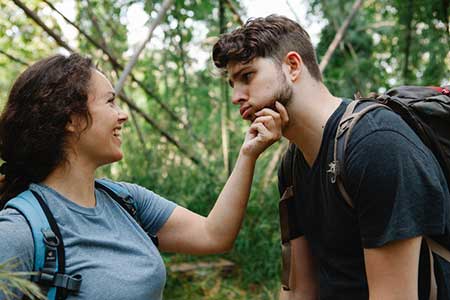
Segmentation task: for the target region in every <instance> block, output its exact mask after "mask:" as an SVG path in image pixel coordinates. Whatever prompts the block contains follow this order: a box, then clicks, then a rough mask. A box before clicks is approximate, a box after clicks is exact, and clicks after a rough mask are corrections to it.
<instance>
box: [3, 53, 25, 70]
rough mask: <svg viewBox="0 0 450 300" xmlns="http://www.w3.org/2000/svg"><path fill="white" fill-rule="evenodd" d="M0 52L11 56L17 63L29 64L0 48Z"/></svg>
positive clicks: (8, 56)
mask: <svg viewBox="0 0 450 300" xmlns="http://www.w3.org/2000/svg"><path fill="white" fill-rule="evenodd" d="M0 53H1V54H3V55H4V56H6V57H7V58H9V59H10V60H12V61H15V62H16V63H19V64H21V65H24V66H28V64H27V63H26V62H24V61H22V60H20V59H19V58H16V57H14V56H12V55H11V54H8V53H6V52H5V51H3V50H2V49H0Z"/></svg>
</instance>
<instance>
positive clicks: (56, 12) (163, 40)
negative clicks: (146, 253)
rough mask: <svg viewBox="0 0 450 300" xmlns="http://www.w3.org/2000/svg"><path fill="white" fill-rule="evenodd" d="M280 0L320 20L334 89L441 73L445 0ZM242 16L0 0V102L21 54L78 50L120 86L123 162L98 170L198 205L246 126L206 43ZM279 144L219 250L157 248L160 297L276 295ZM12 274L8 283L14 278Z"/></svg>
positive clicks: (185, 0)
mask: <svg viewBox="0 0 450 300" xmlns="http://www.w3.org/2000/svg"><path fill="white" fill-rule="evenodd" d="M261 2H264V1H262V0H261ZM267 2H271V1H267ZM286 2H288V3H289V7H290V9H291V10H292V13H293V15H294V16H296V17H297V18H298V16H299V15H302V14H300V12H299V11H298V10H300V9H304V7H306V9H307V11H306V12H304V14H305V15H306V18H305V19H297V21H298V22H299V23H300V24H301V25H303V26H304V27H305V28H306V30H308V28H309V27H310V26H313V25H314V24H313V23H314V20H317V19H320V20H321V22H322V23H323V24H324V26H323V27H322V28H321V30H320V33H319V35H318V42H317V44H316V45H315V47H316V51H317V57H318V60H319V63H320V68H321V71H322V72H323V76H324V81H325V84H326V85H327V86H328V88H329V89H330V91H331V92H332V93H333V94H334V95H337V96H341V97H346V98H353V96H354V95H355V94H356V93H360V94H362V95H367V94H369V93H370V92H377V93H382V92H385V91H386V90H388V89H389V88H391V87H393V86H399V85H435V86H443V85H448V84H450V46H449V44H450V43H449V42H450V41H449V39H450V34H449V33H450V31H449V23H450V19H449V12H450V2H449V1H448V0H377V1H375V0H366V1H363V0H356V1H352V0H304V1H301V0H286ZM300 2H302V3H303V5H300ZM273 5H274V6H275V5H276V4H275V3H274V4H273ZM136 16H139V18H137V17H136ZM246 16H247V12H246V9H245V6H244V5H243V4H242V3H241V1H239V0H216V1H206V0H164V1H162V0H161V1H160V0H115V1H113V0H101V1H100V0H90V1H86V0H77V1H66V0H0V105H1V107H3V106H4V104H5V103H6V100H7V97H8V92H9V90H10V88H11V85H12V83H13V82H14V80H15V78H16V77H17V76H18V75H19V74H20V73H21V72H22V71H23V70H24V69H25V68H26V67H27V66H29V65H31V64H32V63H33V62H35V61H37V60H39V59H41V58H44V57H47V56H49V55H52V54H56V53H64V54H67V53H71V52H78V53H81V54H83V55H87V56H90V57H91V58H92V59H93V60H94V62H95V64H96V65H97V66H98V68H99V69H100V70H102V71H103V72H104V73H105V74H106V76H107V77H108V78H109V79H110V80H111V82H112V83H113V85H115V89H116V90H117V89H119V90H120V91H121V93H120V96H119V97H118V98H119V103H120V105H121V106H122V108H123V109H124V110H125V111H126V112H127V113H128V115H129V122H127V124H126V125H125V128H124V129H123V136H124V141H123V145H122V147H123V151H124V153H125V156H124V159H122V160H121V161H120V162H117V163H114V164H112V165H109V166H107V167H104V168H102V169H101V170H100V171H99V174H98V176H99V177H109V178H112V179H114V180H119V181H128V182H134V183H137V184H139V185H142V186H144V187H147V188H148V189H150V190H152V191H154V192H156V193H158V194H160V195H162V196H163V197H165V198H167V199H170V200H172V201H174V202H176V203H177V204H179V205H182V206H184V207H187V208H189V209H190V210H192V211H195V212H197V213H199V214H202V215H207V214H208V212H209V211H210V209H211V208H212V205H213V204H214V201H215V199H216V198H217V196H218V194H219V193H220V191H221V188H222V187H223V185H224V183H225V181H226V179H227V178H228V176H229V175H230V172H231V170H232V168H233V165H234V162H235V159H236V157H237V155H238V153H239V149H240V146H241V144H242V141H243V138H244V134H245V132H246V130H247V128H248V126H249V124H248V122H246V121H244V120H242V119H241V117H240V115H239V110H238V109H237V107H235V106H233V104H232V103H231V101H230V96H231V88H230V87H229V85H228V82H227V79H226V78H225V77H224V76H223V75H222V74H221V73H220V72H219V71H218V70H217V69H216V68H215V66H214V64H213V62H212V59H211V50H212V46H213V45H214V43H215V41H216V40H217V38H218V36H219V35H220V34H221V33H224V32H230V31H231V30H233V29H235V28H237V27H239V26H240V25H242V24H243V23H245V21H246ZM308 16H310V17H311V18H309V17H308ZM312 17H313V18H312ZM134 19H139V20H141V21H142V22H141V23H139V24H135V23H133V21H136V20H134ZM287 145H288V142H287V141H286V140H282V141H280V142H278V143H276V144H275V145H273V146H272V147H270V148H269V149H268V150H267V151H266V152H264V153H263V155H262V156H261V157H260V158H259V159H258V163H257V166H256V171H255V177H254V180H253V187H252V192H251V198H250V201H249V204H248V208H247V213H246V217H245V221H244V223H243V225H242V229H241V232H240V233H239V236H238V239H237V241H236V243H235V245H234V248H233V250H232V251H231V252H230V253H227V254H224V255H211V256H189V255H175V254H167V253H164V254H163V258H164V261H165V264H166V266H167V283H166V288H165V291H164V298H165V299H174V300H175V299H208V300H213V299H261V300H262V299H265V300H266V299H267V300H269V299H278V292H279V289H280V270H281V259H280V252H281V248H280V229H279V216H278V201H279V192H278V188H277V167H278V164H279V161H280V158H281V156H282V154H283V153H284V151H285V150H286V148H287ZM221 259H225V260H226V261H229V262H232V267H231V270H228V271H227V272H223V270H222V269H221V268H218V267H211V268H202V267H198V268H197V270H195V271H192V272H188V273H186V272H180V271H177V269H176V266H178V265H179V264H180V263H191V264H192V265H194V266H195V265H196V263H198V262H207V263H208V264H211V265H214V263H217V262H219V261H221ZM197 265H198V264H197ZM8 276H11V274H9V273H8V272H7V270H2V271H0V288H7V287H5V286H2V283H1V282H2V279H3V278H4V277H7V278H8ZM17 280H18V279H14V280H12V281H11V284H23V283H22V282H19V281H20V280H19V281H17ZM4 282H8V281H4ZM18 282H19V283H18ZM8 284H9V283H8Z"/></svg>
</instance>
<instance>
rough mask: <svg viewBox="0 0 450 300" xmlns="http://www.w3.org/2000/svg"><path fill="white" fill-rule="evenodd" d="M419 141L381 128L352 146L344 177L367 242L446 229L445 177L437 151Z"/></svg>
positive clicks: (377, 243) (378, 242)
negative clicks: (436, 155)
mask: <svg viewBox="0 0 450 300" xmlns="http://www.w3.org/2000/svg"><path fill="white" fill-rule="evenodd" d="M416 138H417V137H416ZM417 142H418V141H417V140H414V137H411V136H407V135H405V134H403V133H400V132H396V131H393V130H379V131H374V132H372V133H371V134H369V135H367V136H365V137H364V138H362V139H361V140H359V141H358V142H357V143H356V144H355V145H354V146H353V147H349V150H348V154H347V159H346V166H347V169H346V172H347V173H346V181H345V182H344V183H345V184H346V187H347V189H348V190H349V192H350V195H351V197H352V200H353V204H354V207H355V209H356V212H357V215H358V221H359V225H360V234H361V241H362V245H363V247H365V248H373V247H380V246H382V245H384V244H386V243H388V242H390V241H394V240H401V239H407V238H412V237H415V236H420V235H441V234H443V233H444V231H445V227H446V220H447V218H448V202H449V201H450V199H449V193H448V188H447V184H446V181H445V177H444V176H443V173H442V170H441V169H440V167H439V163H438V162H437V160H436V159H435V157H434V156H433V155H432V153H431V152H430V151H429V150H428V149H427V148H425V147H424V146H423V145H420V142H419V145H417Z"/></svg>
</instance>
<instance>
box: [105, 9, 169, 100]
mask: <svg viewBox="0 0 450 300" xmlns="http://www.w3.org/2000/svg"><path fill="white" fill-rule="evenodd" d="M172 2H173V0H164V2H163V4H162V6H161V10H160V11H159V13H158V16H157V17H156V18H155V19H154V20H153V22H152V23H151V24H150V29H149V32H148V35H147V38H146V39H145V40H144V41H143V42H142V43H141V44H140V45H139V47H138V48H137V50H136V51H135V53H134V54H133V56H132V57H131V59H130V61H129V62H128V64H127V65H126V66H125V69H124V71H123V73H122V75H121V76H120V78H119V80H118V82H117V83H116V86H115V87H114V90H115V91H116V94H117V95H119V94H120V92H121V91H122V88H123V85H124V83H125V79H126V78H127V77H128V75H129V74H130V72H131V69H133V67H134V65H135V64H136V63H137V61H138V58H139V55H140V54H141V52H142V50H144V48H145V45H146V44H147V43H148V42H149V41H150V40H151V39H152V36H153V31H154V30H155V28H156V27H157V26H158V25H159V24H160V23H161V21H162V20H163V18H164V16H165V15H166V12H167V11H168V10H169V8H170V6H171V5H172Z"/></svg>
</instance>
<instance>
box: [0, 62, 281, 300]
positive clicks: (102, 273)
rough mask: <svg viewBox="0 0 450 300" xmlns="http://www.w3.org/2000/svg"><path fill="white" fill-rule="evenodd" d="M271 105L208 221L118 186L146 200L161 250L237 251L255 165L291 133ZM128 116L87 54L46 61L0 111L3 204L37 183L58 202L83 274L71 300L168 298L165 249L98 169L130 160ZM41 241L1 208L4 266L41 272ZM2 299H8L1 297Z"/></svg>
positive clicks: (69, 255)
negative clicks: (36, 244) (36, 262)
mask: <svg viewBox="0 0 450 300" xmlns="http://www.w3.org/2000/svg"><path fill="white" fill-rule="evenodd" d="M277 109H278V111H279V113H278V112H275V111H273V110H270V109H264V110H262V111H260V112H259V113H258V117H257V118H256V119H255V120H254V121H253V123H252V124H251V126H250V127H249V129H248V132H247V134H246V138H245V141H244V143H243V145H242V147H241V150H240V153H239V157H238V159H237V161H236V166H235V168H234V170H233V173H232V174H231V176H230V178H229V179H228V181H227V183H226V185H225V187H224V188H223V190H222V192H221V194H220V195H219V198H218V199H217V202H216V204H215V205H214V207H213V209H212V210H211V212H210V213H209V215H208V216H207V217H202V216H200V215H197V214H195V213H194V212H191V211H189V210H187V209H185V208H183V207H180V206H177V205H176V204H174V203H173V202H171V201H168V200H166V199H164V198H162V197H160V196H158V195H156V194H154V193H153V192H151V191H149V190H147V189H145V188H143V187H140V186H137V185H134V184H129V183H118V184H119V185H120V186H121V187H122V188H125V189H126V190H127V191H128V192H129V193H130V194H131V195H132V196H133V199H135V201H136V202H137V207H138V212H137V214H138V216H139V218H140V220H141V222H142V224H141V225H142V227H143V228H144V229H145V230H146V231H147V232H149V233H150V234H153V235H157V236H158V238H159V250H161V251H170V252H178V253H189V254H212V253H221V252H224V251H228V250H229V249H231V247H232V246H233V242H234V240H235V238H236V236H237V233H238V231H239V228H240V225H241V222H242V218H243V216H244V211H245V207H246V204H247V200H248V197H249V192H250V186H251V182H252V177H253V171H254V166H255V161H256V159H257V157H258V156H259V155H260V154H261V152H263V151H264V150H265V149H266V148H267V147H268V146H269V145H271V144H272V143H273V142H275V141H276V140H278V139H279V138H280V137H281V127H282V125H283V124H285V123H286V122H287V113H286V111H285V109H284V107H283V106H282V105H281V104H277ZM127 118H128V117H127V115H126V113H125V112H124V111H122V110H121V109H120V108H119V107H118V106H117V104H116V100H115V94H114V90H113V87H112V85H111V83H110V82H109V81H108V80H107V79H106V77H105V76H104V75H103V74H102V73H101V72H99V71H98V70H97V69H95V67H94V66H93V65H92V63H91V61H90V60H89V59H87V58H84V57H82V56H80V55H78V54H72V55H70V56H68V57H65V56H62V55H56V56H52V57H50V58H47V59H43V60H41V61H39V62H37V63H36V64H34V65H32V66H31V67H29V68H28V69H27V70H26V71H25V72H24V73H22V74H21V75H20V76H19V78H18V79H17V80H16V82H15V83H14V85H13V87H12V89H11V92H10V95H9V99H8V102H7V104H6V107H5V109H4V111H3V113H2V115H1V117H0V155H1V158H2V159H3V160H4V161H5V164H4V165H3V166H2V167H1V171H2V173H3V174H5V181H6V183H5V185H4V187H3V191H2V199H1V207H3V206H4V205H5V203H6V202H7V201H8V200H9V199H11V198H13V197H15V196H16V195H17V194H19V193H20V192H22V191H24V190H26V189H29V190H31V191H33V192H34V193H37V194H39V195H40V196H41V197H42V198H43V199H44V201H45V203H46V204H47V205H48V206H49V208H50V210H51V212H52V214H53V215H54V217H55V219H56V222H57V224H58V226H59V230H60V232H61V235H62V237H63V240H64V245H65V252H66V253H65V257H66V273H70V274H80V275H81V276H82V278H83V281H82V286H81V289H80V291H79V294H78V295H77V296H75V295H70V294H69V295H68V298H67V299H111V300H112V299H137V300H139V299H146V300H148V299H161V298H162V291H163V287H164V284H165V277H166V273H165V268H164V265H163V261H162V259H161V256H160V254H159V251H158V249H157V248H156V247H155V245H154V244H153V243H152V242H151V240H150V238H149V237H148V236H147V234H146V233H145V232H144V231H143V230H142V228H141V227H139V226H138V225H137V223H136V222H134V220H133V219H132V218H130V216H129V215H128V214H127V213H126V212H125V211H124V210H122V209H121V208H120V206H119V205H118V204H117V203H116V202H115V201H112V200H111V196H110V195H109V194H108V193H105V192H104V191H103V190H101V189H97V188H96V187H95V185H94V181H95V178H94V174H95V171H96V169H97V168H98V167H100V166H102V165H105V164H109V163H112V162H115V161H118V160H120V159H121V158H122V151H121V149H120V146H121V143H122V141H121V140H122V136H121V129H122V127H123V124H124V123H125V122H126V121H127ZM33 251H34V250H33V238H32V235H31V233H30V228H29V226H28V224H27V222H26V221H25V219H24V217H23V216H22V215H21V214H20V213H18V212H17V211H15V210H14V209H10V208H7V209H4V210H3V211H1V212H0V263H2V262H4V261H6V260H7V259H10V258H12V257H18V258H19V259H20V260H21V262H22V264H20V266H19V267H18V270H21V271H32V269H33V255H34V252H33ZM0 298H1V295H0Z"/></svg>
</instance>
